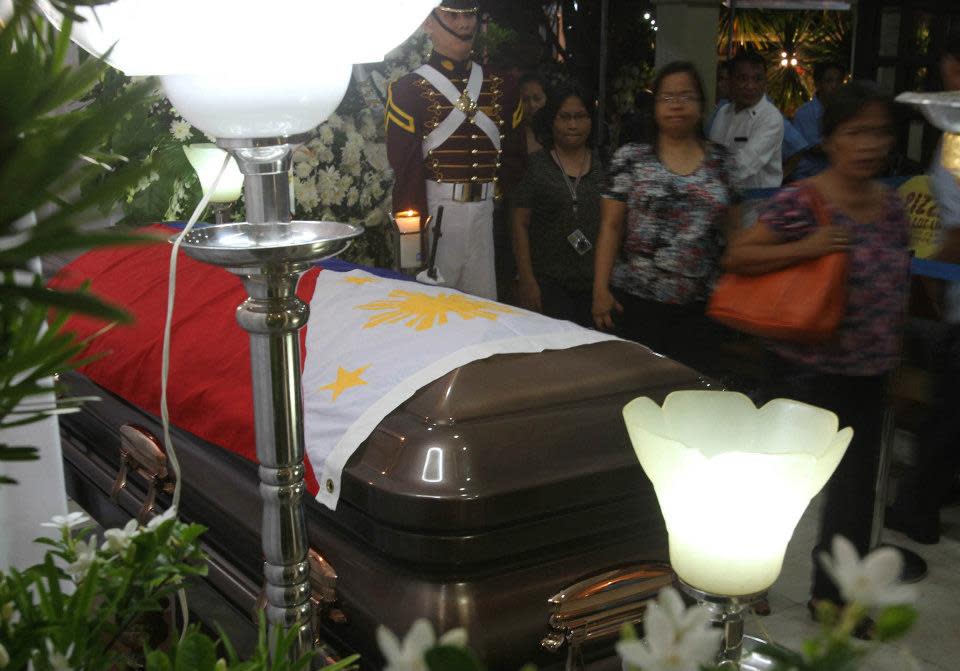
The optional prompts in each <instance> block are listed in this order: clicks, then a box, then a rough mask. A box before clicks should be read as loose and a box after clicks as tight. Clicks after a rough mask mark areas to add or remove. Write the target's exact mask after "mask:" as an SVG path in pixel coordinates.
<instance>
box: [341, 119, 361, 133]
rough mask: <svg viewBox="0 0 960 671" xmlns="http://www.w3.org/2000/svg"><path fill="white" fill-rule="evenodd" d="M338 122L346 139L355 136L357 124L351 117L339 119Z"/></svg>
mask: <svg viewBox="0 0 960 671" xmlns="http://www.w3.org/2000/svg"><path fill="white" fill-rule="evenodd" d="M340 122H341V125H342V128H343V131H344V132H345V133H346V134H347V137H348V138H349V137H350V136H351V135H356V134H357V122H356V120H355V119H354V118H353V117H352V116H345V117H340Z"/></svg>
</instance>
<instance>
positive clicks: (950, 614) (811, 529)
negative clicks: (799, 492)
mask: <svg viewBox="0 0 960 671" xmlns="http://www.w3.org/2000/svg"><path fill="white" fill-rule="evenodd" d="M816 503H817V502H816V501H814V502H813V504H812V505H811V506H810V509H809V510H807V513H806V515H804V517H803V519H802V520H801V521H800V524H799V525H798V526H797V530H796V533H795V534H794V536H793V540H792V541H791V543H790V546H789V548H788V550H787V556H786V559H785V560H784V566H783V572H782V574H781V575H780V579H779V580H778V581H777V583H776V584H775V585H774V588H773V589H772V590H771V593H770V604H771V607H772V609H773V613H772V614H771V615H769V616H768V617H763V618H761V617H756V616H753V617H751V619H750V620H749V622H748V624H747V631H748V633H752V634H754V635H758V636H763V637H769V638H771V639H772V640H775V641H778V642H781V643H784V644H785V645H788V646H790V647H792V648H794V649H796V648H797V646H798V645H799V644H800V643H801V642H802V641H803V640H804V639H806V638H809V637H811V636H813V635H814V634H816V631H817V625H816V624H815V623H814V622H813V621H812V620H811V619H810V616H809V613H808V612H807V606H806V602H807V600H808V599H809V589H810V572H811V569H812V565H813V560H812V558H811V557H810V552H809V549H810V548H811V547H813V544H814V541H815V539H816V532H817V519H818V514H819V511H818V506H817V505H816ZM942 519H943V522H944V533H943V535H942V537H941V540H940V543H939V544H938V545H919V544H917V543H914V542H912V541H911V540H909V539H908V538H907V537H906V536H904V535H902V534H899V533H896V532H892V531H889V530H884V535H883V541H884V542H888V543H892V544H896V545H900V546H902V547H905V548H908V549H911V550H913V551H914V552H916V553H918V554H919V555H920V556H922V557H923V558H924V559H926V560H927V562H928V565H929V575H928V576H927V577H926V578H925V579H924V580H922V581H921V582H919V583H917V588H918V591H919V594H920V598H919V601H918V604H917V605H918V610H919V613H920V616H919V619H918V621H917V624H916V626H915V627H914V629H913V631H911V632H910V634H909V636H908V637H907V638H906V639H905V640H904V642H903V643H902V644H898V645H897V646H895V647H894V646H889V645H879V644H871V645H873V647H874V648H875V649H874V651H873V652H872V653H871V655H870V657H869V658H868V660H867V662H866V663H865V664H864V665H863V667H862V669H863V671H867V670H869V671H906V670H909V669H918V670H921V671H956V670H957V669H960V505H954V506H952V507H949V508H946V509H944V512H943V516H942ZM764 634H766V635H767V636H764Z"/></svg>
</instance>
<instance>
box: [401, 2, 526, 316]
mask: <svg viewBox="0 0 960 671" xmlns="http://www.w3.org/2000/svg"><path fill="white" fill-rule="evenodd" d="M477 20H478V19H477V6H476V0H444V1H443V2H442V3H441V4H440V6H439V7H437V8H436V9H434V10H433V11H432V12H431V13H430V16H429V17H427V19H426V21H425V22H424V29H425V30H426V31H427V33H428V34H429V35H430V38H431V40H432V42H433V52H432V53H431V54H430V58H429V60H428V61H427V63H425V64H424V65H422V66H421V67H420V68H418V69H417V70H415V71H414V72H411V73H410V74H408V75H406V76H404V77H402V78H400V79H399V80H397V81H396V82H394V83H393V84H392V85H391V86H390V89H389V92H388V96H387V109H386V124H387V155H388V157H389V160H390V165H391V167H392V168H393V171H394V185H393V209H394V211H401V210H410V209H412V210H416V211H417V212H419V213H420V214H421V216H424V215H426V214H430V215H432V216H433V217H434V218H436V215H437V208H438V207H439V206H441V205H442V206H443V225H442V229H441V236H440V240H439V245H438V249H437V259H436V265H437V269H438V270H439V271H440V274H441V275H442V276H443V278H444V279H445V284H447V285H448V286H451V287H454V288H456V289H460V290H461V291H464V292H466V293H470V294H474V295H477V296H483V297H485V298H491V299H496V297H497V282H496V274H495V272H494V258H493V257H494V252H493V211H494V198H495V197H499V196H500V195H502V192H503V188H504V187H506V188H507V189H509V187H510V186H512V185H513V184H515V183H516V182H517V181H518V179H519V177H520V173H521V172H522V170H523V161H524V158H525V155H524V151H523V144H522V140H523V136H522V134H521V132H520V131H521V130H522V128H520V122H521V121H522V120H523V108H522V105H521V103H520V98H519V95H518V89H517V87H516V85H515V84H514V82H512V81H510V80H506V79H505V78H504V77H502V76H500V75H497V74H494V73H492V72H486V71H485V70H484V68H483V67H481V66H480V64H479V63H475V62H473V61H471V60H470V51H471V49H472V47H473V39H474V36H475V35H476V31H477Z"/></svg>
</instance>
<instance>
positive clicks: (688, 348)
mask: <svg viewBox="0 0 960 671" xmlns="http://www.w3.org/2000/svg"><path fill="white" fill-rule="evenodd" d="M653 95H654V114H653V118H654V125H655V126H656V129H655V130H656V133H655V134H654V138H655V140H654V143H653V144H628V145H625V146H623V147H621V148H620V149H619V150H617V153H616V154H615V155H614V157H613V160H612V162H611V167H610V170H609V174H608V178H607V184H606V187H605V189H604V192H603V198H602V199H601V202H600V233H599V235H598V237H597V249H596V261H595V265H594V282H593V310H592V312H593V319H594V322H595V324H596V325H597V327H599V328H602V329H613V328H617V329H618V330H620V331H621V332H622V333H623V334H624V335H625V336H626V337H628V338H631V339H633V340H636V341H638V342H640V343H642V344H644V345H647V346H648V347H650V348H651V349H652V350H654V351H656V352H660V353H662V354H665V355H667V356H669V357H671V358H673V359H675V360H677V361H680V362H681V363H685V364H687V365H690V366H692V367H693V368H696V369H698V370H701V371H703V372H709V369H710V367H711V364H712V363H713V362H714V359H715V357H714V355H713V352H714V350H715V344H716V342H717V339H718V334H719V332H720V331H719V327H718V326H716V325H715V324H714V323H713V322H711V321H709V320H708V319H707V318H706V316H705V307H706V301H707V298H708V297H709V296H710V292H711V290H712V288H713V284H714V281H715V280H716V278H717V276H718V274H719V267H720V255H721V254H722V253H723V250H724V246H725V244H726V231H727V230H728V228H729V227H730V226H731V224H732V223H734V222H737V221H738V218H739V207H738V206H737V202H738V195H737V193H736V191H735V189H734V187H733V185H732V183H731V181H730V178H729V175H728V170H727V160H728V154H727V151H726V150H725V149H724V148H723V147H720V146H719V145H716V144H713V143H711V142H709V141H707V140H706V139H705V138H704V137H703V133H702V130H701V129H702V128H703V104H704V100H703V98H704V95H703V84H702V83H701V80H700V76H699V75H698V74H697V71H696V69H695V68H694V66H693V65H691V64H690V63H686V62H676V63H671V64H669V65H667V66H665V67H664V68H663V69H662V70H661V71H660V72H659V74H658V75H657V77H656V79H655V80H654V83H653Z"/></svg>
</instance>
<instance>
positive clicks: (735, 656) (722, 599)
mask: <svg viewBox="0 0 960 671" xmlns="http://www.w3.org/2000/svg"><path fill="white" fill-rule="evenodd" d="M677 584H678V587H679V588H680V590H681V591H682V592H684V593H685V594H687V595H688V596H690V597H692V598H694V599H695V600H696V601H697V602H698V603H700V604H702V605H704V606H706V608H707V610H709V611H710V614H711V616H712V619H713V621H714V622H715V623H717V624H719V625H720V626H721V627H723V636H722V637H721V639H720V651H719V652H718V653H717V665H718V666H719V667H720V668H721V669H723V671H748V670H751V669H765V668H768V667H766V666H763V665H762V663H763V662H762V660H759V659H756V658H755V657H756V655H755V653H752V652H749V651H748V652H747V653H746V654H745V653H744V639H745V637H744V635H743V614H744V612H746V611H749V610H750V608H751V606H753V604H755V603H757V602H758V601H760V600H761V599H763V598H765V597H766V595H767V593H766V592H765V591H764V592H757V593H755V594H745V595H742V596H725V595H721V594H713V593H711V592H704V591H703V590H700V589H697V588H696V587H693V586H692V585H688V584H687V583H685V582H683V581H682V580H680V579H679V578H677ZM750 641H751V642H752V641H754V639H750Z"/></svg>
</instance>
